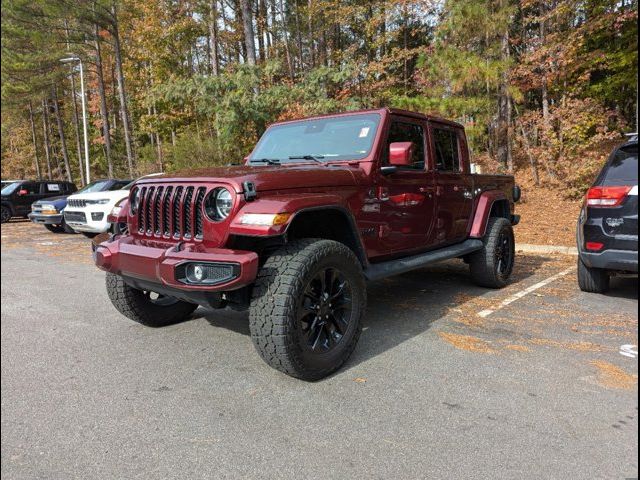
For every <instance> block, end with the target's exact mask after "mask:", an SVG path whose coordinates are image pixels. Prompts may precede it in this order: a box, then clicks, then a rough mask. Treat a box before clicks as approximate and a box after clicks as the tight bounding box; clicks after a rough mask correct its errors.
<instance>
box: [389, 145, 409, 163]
mask: <svg viewBox="0 0 640 480" xmlns="http://www.w3.org/2000/svg"><path fill="white" fill-rule="evenodd" d="M412 156H413V142H393V143H392V144H391V145H389V165H392V166H395V167H407V166H409V165H411V157H412Z"/></svg>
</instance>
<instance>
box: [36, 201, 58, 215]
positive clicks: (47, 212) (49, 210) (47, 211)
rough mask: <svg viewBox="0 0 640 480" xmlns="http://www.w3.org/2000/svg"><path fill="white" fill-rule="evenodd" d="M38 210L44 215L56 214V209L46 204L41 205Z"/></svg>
mask: <svg viewBox="0 0 640 480" xmlns="http://www.w3.org/2000/svg"><path fill="white" fill-rule="evenodd" d="M40 210H41V212H42V213H43V214H44V215H55V214H56V213H58V209H57V208H56V207H55V206H53V205H51V204H47V203H44V204H41V205H40Z"/></svg>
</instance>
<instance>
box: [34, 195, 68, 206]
mask: <svg viewBox="0 0 640 480" xmlns="http://www.w3.org/2000/svg"><path fill="white" fill-rule="evenodd" d="M68 196H69V195H59V196H57V197H48V198H43V199H42V200H38V201H36V202H33V204H34V205H43V204H52V205H55V206H56V207H60V206H64V205H66V204H67V197H68Z"/></svg>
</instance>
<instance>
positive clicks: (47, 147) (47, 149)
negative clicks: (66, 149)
mask: <svg viewBox="0 0 640 480" xmlns="http://www.w3.org/2000/svg"><path fill="white" fill-rule="evenodd" d="M42 132H43V134H44V156H45V158H46V160H47V178H48V179H49V180H52V179H53V177H52V176H51V140H50V139H49V102H48V101H47V100H46V99H45V100H42Z"/></svg>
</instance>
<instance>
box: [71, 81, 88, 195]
mask: <svg viewBox="0 0 640 480" xmlns="http://www.w3.org/2000/svg"><path fill="white" fill-rule="evenodd" d="M71 101H72V102H73V109H72V110H71V113H72V114H73V128H74V133H75V136H76V150H77V151H78V168H79V170H78V171H79V172H80V183H81V184H82V185H83V186H84V185H86V182H85V177H84V167H83V166H82V144H81V143H80V122H79V115H78V103H77V102H76V80H75V76H74V74H73V72H71Z"/></svg>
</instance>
